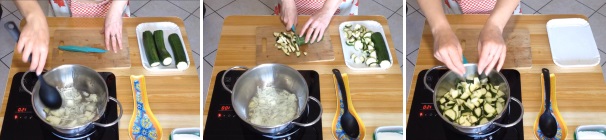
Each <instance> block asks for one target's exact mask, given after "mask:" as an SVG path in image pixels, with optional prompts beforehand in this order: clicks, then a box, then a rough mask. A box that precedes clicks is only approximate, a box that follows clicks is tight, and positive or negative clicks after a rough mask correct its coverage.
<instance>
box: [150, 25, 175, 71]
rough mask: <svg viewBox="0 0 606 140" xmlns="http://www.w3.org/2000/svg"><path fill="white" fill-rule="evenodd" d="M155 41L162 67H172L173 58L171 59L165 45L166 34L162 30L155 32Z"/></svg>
mask: <svg viewBox="0 0 606 140" xmlns="http://www.w3.org/2000/svg"><path fill="white" fill-rule="evenodd" d="M154 41H156V50H158V57H160V59H161V60H162V65H164V66H168V65H170V63H172V62H173V58H171V57H170V53H168V51H167V50H166V46H165V45H164V32H163V31H162V30H156V31H154Z"/></svg>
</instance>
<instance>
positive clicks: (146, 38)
mask: <svg viewBox="0 0 606 140" xmlns="http://www.w3.org/2000/svg"><path fill="white" fill-rule="evenodd" d="M143 48H144V49H145V56H147V62H148V63H149V65H150V66H151V67H156V66H158V65H160V59H158V52H157V51H156V44H155V43H154V36H153V35H152V32H151V31H145V32H143Z"/></svg>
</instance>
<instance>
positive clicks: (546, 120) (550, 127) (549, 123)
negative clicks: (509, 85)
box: [539, 68, 558, 138]
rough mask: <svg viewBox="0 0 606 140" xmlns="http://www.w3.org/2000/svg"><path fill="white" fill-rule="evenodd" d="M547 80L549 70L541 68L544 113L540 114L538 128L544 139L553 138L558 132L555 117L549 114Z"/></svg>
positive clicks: (549, 91)
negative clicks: (543, 89)
mask: <svg viewBox="0 0 606 140" xmlns="http://www.w3.org/2000/svg"><path fill="white" fill-rule="evenodd" d="M549 80H550V77H549V70H548V69H546V68H543V81H544V83H545V85H544V86H545V87H544V88H545V111H544V112H543V114H541V117H540V118H539V128H540V129H541V132H543V135H545V137H547V138H553V137H555V135H556V133H557V131H558V126H557V123H556V119H555V117H554V116H553V115H552V114H551V109H550V108H551V99H550V97H549V96H550V94H551V83H550V81H549Z"/></svg>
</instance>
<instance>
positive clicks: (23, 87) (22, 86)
mask: <svg viewBox="0 0 606 140" xmlns="http://www.w3.org/2000/svg"><path fill="white" fill-rule="evenodd" d="M42 72H46V70H42ZM28 73H30V71H25V73H23V75H22V76H21V88H22V89H23V90H24V91H25V92H27V93H29V95H32V96H33V95H34V93H33V92H32V91H29V90H28V89H27V88H25V84H24V83H23V81H25V76H26V75H27V74H28ZM40 76H42V75H40Z"/></svg>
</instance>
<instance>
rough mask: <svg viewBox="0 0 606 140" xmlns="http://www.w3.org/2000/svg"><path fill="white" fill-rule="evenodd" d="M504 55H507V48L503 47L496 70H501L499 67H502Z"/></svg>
mask: <svg viewBox="0 0 606 140" xmlns="http://www.w3.org/2000/svg"><path fill="white" fill-rule="evenodd" d="M505 55H507V48H503V50H502V51H501V58H500V59H499V65H498V66H497V71H501V68H503V64H505Z"/></svg>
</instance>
